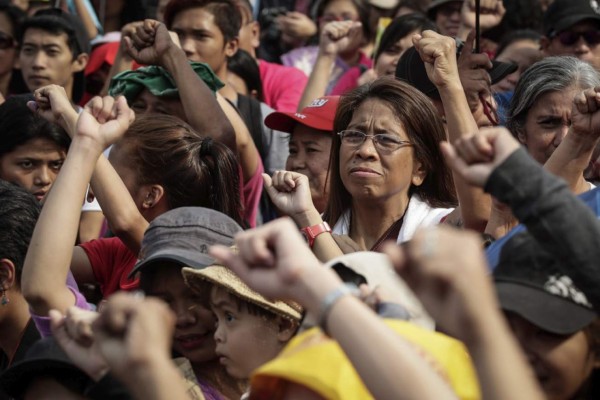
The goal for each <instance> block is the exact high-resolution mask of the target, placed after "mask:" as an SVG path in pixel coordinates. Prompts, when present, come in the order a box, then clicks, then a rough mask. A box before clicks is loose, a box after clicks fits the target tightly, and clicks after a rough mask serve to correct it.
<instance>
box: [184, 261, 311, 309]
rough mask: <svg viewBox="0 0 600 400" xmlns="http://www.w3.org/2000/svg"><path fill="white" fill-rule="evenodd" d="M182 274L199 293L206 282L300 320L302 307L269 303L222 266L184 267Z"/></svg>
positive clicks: (279, 302) (281, 302) (292, 303)
mask: <svg viewBox="0 0 600 400" xmlns="http://www.w3.org/2000/svg"><path fill="white" fill-rule="evenodd" d="M182 273H183V279H184V280H185V283H186V284H187V285H188V286H189V287H190V288H191V289H192V290H196V291H201V290H203V289H204V288H205V284H206V282H209V283H212V284H214V285H218V286H220V287H222V288H224V289H225V290H227V291H228V292H230V293H231V294H233V295H234V296H237V297H239V298H240V299H242V300H244V301H247V302H249V303H252V304H255V305H257V306H259V307H261V308H264V309H265V310H267V311H270V312H272V313H274V314H277V315H280V316H282V317H284V318H288V319H291V320H295V321H300V319H301V318H302V307H301V306H300V305H299V304H297V303H294V302H292V301H280V300H276V301H269V300H267V299H265V298H264V297H263V296H261V295H260V294H258V293H256V292H255V291H254V290H252V289H250V288H249V287H248V285H246V284H245V283H244V282H242V280H241V279H240V278H239V277H238V276H237V275H236V274H235V273H234V272H233V271H231V270H230V269H229V268H227V267H224V266H222V265H217V264H213V265H210V266H208V267H206V268H202V269H194V268H189V267H185V268H183V270H182Z"/></svg>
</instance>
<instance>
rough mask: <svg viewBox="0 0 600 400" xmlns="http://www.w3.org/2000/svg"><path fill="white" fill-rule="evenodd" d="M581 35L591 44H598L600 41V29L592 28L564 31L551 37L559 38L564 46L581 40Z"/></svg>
mask: <svg viewBox="0 0 600 400" xmlns="http://www.w3.org/2000/svg"><path fill="white" fill-rule="evenodd" d="M580 37H583V40H585V42H586V43H587V44H589V45H592V46H594V45H597V44H599V43H600V30H598V29H591V30H589V31H583V32H573V31H562V32H560V33H555V34H554V35H551V38H557V39H558V41H559V42H560V43H561V44H562V45H563V46H573V45H574V44H575V43H577V42H578V41H579V38H580Z"/></svg>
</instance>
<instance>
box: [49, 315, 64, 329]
mask: <svg viewBox="0 0 600 400" xmlns="http://www.w3.org/2000/svg"><path fill="white" fill-rule="evenodd" d="M48 317H50V329H52V332H55V331H56V330H57V329H58V328H60V327H62V326H63V325H64V320H65V316H64V315H62V313H61V312H60V311H58V310H50V311H49V312H48Z"/></svg>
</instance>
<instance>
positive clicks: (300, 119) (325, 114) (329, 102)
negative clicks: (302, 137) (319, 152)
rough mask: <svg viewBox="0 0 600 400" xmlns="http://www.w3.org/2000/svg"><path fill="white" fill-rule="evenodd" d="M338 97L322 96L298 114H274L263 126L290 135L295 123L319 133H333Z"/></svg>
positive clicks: (266, 119)
mask: <svg viewBox="0 0 600 400" xmlns="http://www.w3.org/2000/svg"><path fill="white" fill-rule="evenodd" d="M339 102H340V96H323V97H319V98H318V99H315V100H313V102H312V103H310V104H309V105H308V106H306V107H304V108H303V109H302V111H300V112H295V113H292V112H279V111H277V112H274V113H271V114H269V115H268V116H267V118H265V125H266V126H267V127H269V128H271V129H275V130H277V131H281V132H287V133H292V131H293V130H294V126H296V123H301V124H302V125H305V126H308V127H309V128H313V129H318V130H320V131H328V132H331V131H333V119H334V118H335V111H336V110H337V106H338V103H339Z"/></svg>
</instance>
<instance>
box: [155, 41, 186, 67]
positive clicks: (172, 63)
mask: <svg viewBox="0 0 600 400" xmlns="http://www.w3.org/2000/svg"><path fill="white" fill-rule="evenodd" d="M182 62H184V63H187V62H188V60H187V57H186V56H185V53H184V52H183V50H182V49H180V48H179V47H177V46H175V44H172V45H171V46H169V48H168V49H167V51H165V52H164V53H163V54H162V55H161V57H160V65H161V67H163V68H164V69H166V70H167V71H169V72H170V73H171V75H173V71H174V70H175V69H176V68H177V66H178V65H181V63H182Z"/></svg>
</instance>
